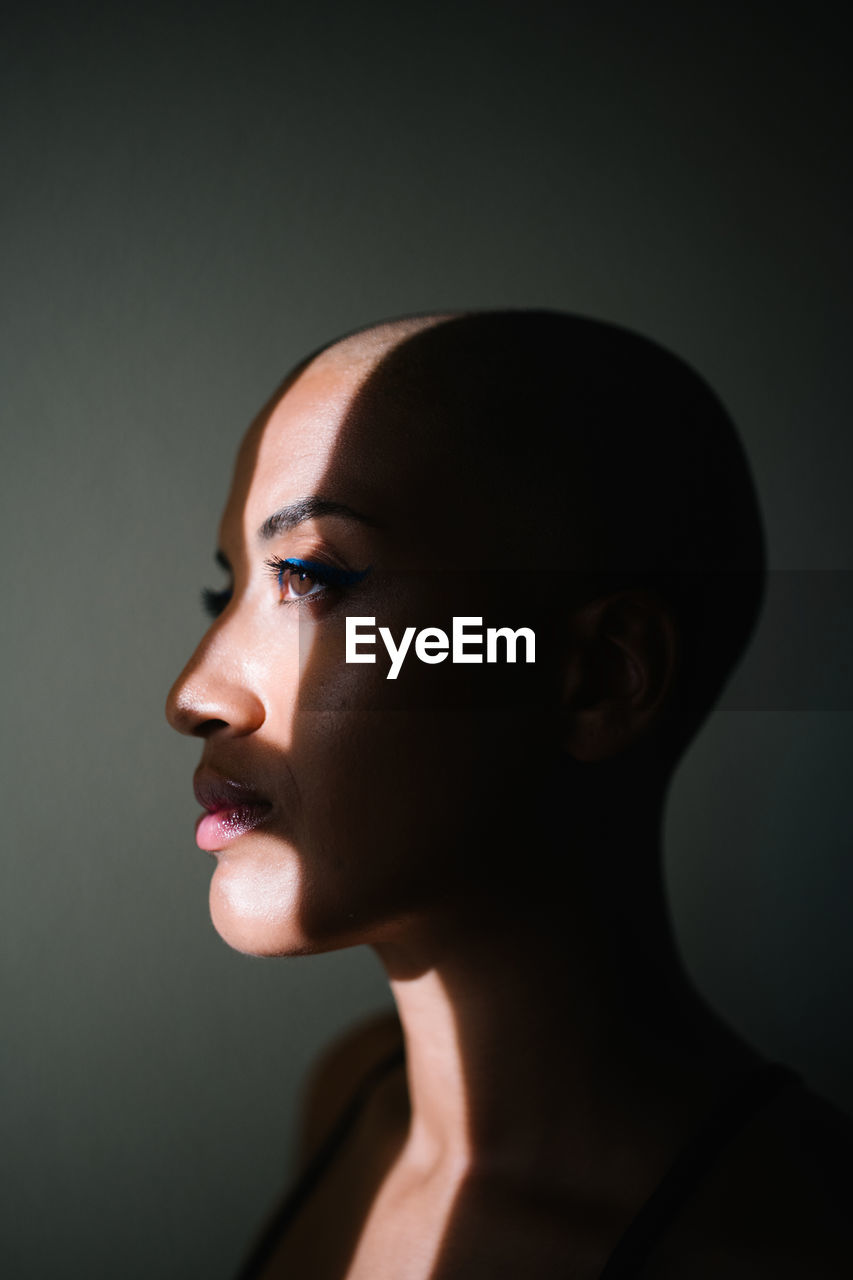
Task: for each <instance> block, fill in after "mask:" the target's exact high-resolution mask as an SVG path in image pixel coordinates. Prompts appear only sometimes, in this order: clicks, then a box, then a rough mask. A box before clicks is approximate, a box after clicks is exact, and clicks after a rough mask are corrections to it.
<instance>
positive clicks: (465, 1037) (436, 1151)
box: [376, 824, 752, 1191]
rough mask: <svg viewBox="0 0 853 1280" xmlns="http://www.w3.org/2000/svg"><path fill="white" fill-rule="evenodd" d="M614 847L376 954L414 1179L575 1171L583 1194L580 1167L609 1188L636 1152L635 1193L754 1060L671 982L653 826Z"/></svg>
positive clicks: (584, 1176) (675, 969)
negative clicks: (388, 1002)
mask: <svg viewBox="0 0 853 1280" xmlns="http://www.w3.org/2000/svg"><path fill="white" fill-rule="evenodd" d="M591 825H592V824H591ZM616 834H617V833H616V832H615V830H613V829H612V825H611V830H610V832H609V833H608V836H607V839H606V841H604V842H602V840H601V839H600V835H601V832H600V830H599V832H598V833H597V835H598V838H597V839H596V842H595V847H594V848H592V847H590V846H587V848H585V849H573V850H572V853H571V859H570V865H571V868H572V875H571V878H570V880H569V881H568V883H567V881H566V879H565V871H566V866H567V863H568V862H569V859H567V857H566V856H565V855H564V856H563V858H562V859H561V860H560V869H561V871H562V872H563V875H564V878H562V879H561V881H560V888H559V889H558V887H557V884H556V882H555V883H554V884H545V885H540V886H538V892H537V894H536V895H527V896H526V897H525V895H524V894H522V893H521V892H520V890H519V887H518V885H517V883H516V884H515V885H512V884H510V883H508V882H506V883H504V887H503V889H501V888H500V887H499V886H498V885H494V886H489V887H488V888H487V889H484V888H483V887H482V886H480V888H479V891H478V894H477V900H476V902H475V901H474V900H473V899H472V898H468V899H466V902H465V904H464V905H463V906H461V907H458V908H457V909H456V910H453V911H451V910H444V911H442V912H440V913H432V914H431V916H430V917H429V919H422V920H419V921H417V922H415V923H410V924H409V926H408V927H407V929H406V930H405V933H403V931H401V933H400V935H399V936H398V937H397V938H395V939H394V940H393V941H386V942H383V943H381V944H379V945H377V948H376V949H377V951H378V953H379V956H380V959H381V960H382V962H383V963H384V965H385V967H386V969H387V972H388V975H389V978H390V983H391V988H392V991H393V994H394V998H395V1000H396V1002H397V1007H398V1010H399V1014H400V1019H401V1023H402V1027H403V1032H404V1036H405V1042H406V1051H407V1070H408V1076H409V1090H410V1097H411V1104H412V1123H411V1128H410V1136H409V1141H408V1144H407V1158H408V1159H410V1160H411V1162H412V1163H413V1164H414V1165H417V1166H418V1167H419V1168H421V1169H422V1170H438V1169H441V1170H446V1171H448V1172H450V1173H452V1172H453V1171H456V1172H457V1173H458V1174H459V1175H460V1176H461V1175H463V1174H466V1173H470V1172H472V1171H486V1172H489V1173H499V1174H501V1175H502V1176H510V1177H514V1176H518V1177H521V1178H524V1179H525V1180H526V1181H528V1182H529V1180H530V1179H531V1177H534V1176H535V1177H536V1178H539V1179H541V1178H543V1177H544V1178H546V1179H548V1178H551V1177H552V1175H553V1176H557V1175H558V1174H559V1176H560V1178H561V1180H564V1179H565V1178H566V1177H569V1178H572V1177H573V1176H576V1177H577V1179H578V1185H582V1186H584V1187H585V1189H586V1191H589V1187H590V1176H591V1171H592V1177H593V1179H594V1178H595V1177H600V1179H601V1181H602V1184H606V1183H607V1180H608V1178H609V1177H610V1169H611V1167H612V1166H613V1162H614V1161H617V1162H618V1161H621V1162H622V1164H621V1166H620V1167H624V1166H625V1161H626V1157H627V1158H628V1164H629V1165H630V1163H631V1160H632V1159H634V1155H636V1161H635V1162H636V1165H637V1167H636V1169H634V1170H633V1172H631V1173H630V1174H629V1175H626V1176H627V1177H628V1181H630V1180H631V1178H633V1179H634V1180H635V1181H636V1183H637V1185H638V1186H643V1185H645V1180H646V1179H647V1178H648V1176H649V1169H648V1166H649V1164H651V1166H652V1167H653V1169H654V1171H655V1173H657V1172H659V1171H660V1169H662V1168H665V1167H666V1164H667V1163H668V1162H669V1159H670V1158H671V1155H672V1154H673V1152H674V1150H675V1149H677V1147H678V1146H679V1145H680V1142H681V1141H682V1140H683V1139H684V1138H685V1137H686V1136H687V1134H688V1133H689V1132H690V1130H691V1128H692V1127H693V1125H694V1123H695V1121H696V1119H697V1118H698V1117H699V1116H700V1115H701V1114H702V1112H703V1110H704V1109H705V1108H706V1107H707V1105H708V1104H709V1102H710V1100H711V1099H712V1098H713V1096H714V1094H715V1092H716V1091H718V1090H719V1088H720V1084H721V1082H724V1081H725V1079H726V1077H727V1076H729V1075H731V1074H734V1073H736V1072H737V1071H739V1070H741V1069H743V1068H744V1067H745V1066H746V1065H748V1064H749V1062H751V1061H752V1055H751V1052H750V1051H749V1050H747V1049H746V1048H745V1046H743V1045H742V1044H740V1042H738V1041H737V1040H736V1038H735V1037H734V1036H733V1035H732V1034H731V1033H730V1032H729V1031H728V1030H727V1029H726V1028H724V1027H723V1026H722V1024H721V1023H720V1022H719V1021H718V1020H717V1019H716V1018H715V1017H714V1016H713V1015H712V1014H711V1013H710V1011H708V1010H707V1009H706V1007H705V1006H704V1005H703V1003H702V1002H701V1000H700V999H699V997H698V996H697V995H696V993H695V992H694V991H693V989H692V988H691V986H690V984H689V982H688V980H687V979H686V977H685V975H684V972H683V969H682V967H681V964H680V962H679V959H678V956H677V952H676V948H675V945H674V942H673V939H672V934H671V930H670V926H669V922H668V918H667V912H666V908H665V903H664V898H663V892H662V888H661V886H660V881H659V878H658V877H657V875H656V874H655V872H654V871H653V868H655V867H657V865H659V863H658V857H657V855H658V849H657V847H656V846H657V829H650V828H649V829H647V830H646V832H645V834H644V835H642V836H640V835H638V834H637V833H636V832H634V833H632V834H631V835H630V836H629V835H628V833H627V832H626V831H624V830H623V831H622V832H621V836H620V837H619V838H620V839H621V840H622V841H623V842H624V841H628V840H630V842H631V847H630V849H628V850H626V849H625V848H624V847H622V848H620V847H619V845H618V843H617V842H616ZM590 854H591V855H593V856H589V855H590ZM532 861H533V858H532V856H530V855H529V854H528V855H526V856H525V859H524V865H525V867H529V866H530V865H531V863H532ZM540 865H541V863H540ZM616 867H618V868H619V873H620V876H622V879H621V881H620V883H619V884H618V885H617V884H616V883H615V875H614V868H616ZM626 867H627V868H633V869H634V870H633V871H625V872H624V875H622V872H623V869H624V868H626ZM498 879H501V877H498ZM513 890H514V891H513ZM632 1153H634V1154H632ZM659 1166H660V1169H659Z"/></svg>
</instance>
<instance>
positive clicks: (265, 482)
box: [220, 357, 468, 555]
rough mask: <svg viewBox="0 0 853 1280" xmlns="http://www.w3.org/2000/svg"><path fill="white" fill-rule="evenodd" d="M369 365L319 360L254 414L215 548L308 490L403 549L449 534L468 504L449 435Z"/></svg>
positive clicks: (251, 534) (251, 530)
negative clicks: (374, 527) (367, 522)
mask: <svg viewBox="0 0 853 1280" xmlns="http://www.w3.org/2000/svg"><path fill="white" fill-rule="evenodd" d="M374 366H375V362H371V361H366V360H341V359H335V358H331V359H328V358H326V359H324V358H323V357H320V358H318V359H317V360H315V361H314V362H312V363H311V364H309V365H308V366H307V367H306V368H305V369H303V370H302V371H301V372H300V373H299V374H298V375H297V376H296V377H295V378H294V379H293V381H292V382H290V384H289V385H287V386H286V389H285V390H284V393H283V394H282V395H281V396H280V398H279V399H278V400H277V401H275V402H274V403H273V404H272V405H271V407H270V406H268V407H267V408H266V409H265V410H264V411H263V412H262V413H261V414H260V415H259V417H258V419H257V420H256V421H255V422H254V423H253V424H252V425H251V427H250V428H249V430H248V432H247V433H246V436H245V438H244V440H243V442H242V444H241V446H240V450H239V453H238V457H237V462H236V466H235V471H234V479H233V483H232V486H231V492H230V495H229V498H228V503H227V506H226V509H225V512H224V515H223V519H222V525H221V543H220V545H222V546H223V547H224V548H226V549H227V548H228V547H229V546H231V547H233V548H234V549H235V550H236V547H237V545H238V544H239V543H242V544H243V545H248V544H249V543H250V542H251V541H253V540H254V539H255V535H256V533H257V530H258V529H259V528H260V526H261V525H262V524H263V522H264V521H265V520H266V519H267V517H268V516H269V515H271V514H272V513H273V512H275V511H277V510H278V509H279V508H281V507H282V506H285V505H286V504H288V503H291V502H294V501H296V500H297V499H302V498H306V497H309V496H315V497H320V498H323V499H326V500H329V501H332V502H341V503H344V504H345V505H346V506H349V507H351V508H353V509H354V510H355V511H357V512H359V513H361V514H363V515H365V516H367V517H368V518H369V519H370V520H371V521H373V522H374V523H375V524H376V525H377V526H378V527H379V528H381V529H385V530H387V531H389V533H392V534H393V537H394V540H395V544H396V545H397V546H398V547H399V548H400V549H401V550H402V549H403V548H407V549H408V551H409V552H410V553H411V552H412V551H413V550H414V549H415V548H417V547H420V548H421V549H423V548H424V544H425V542H428V543H429V546H430V554H431V555H435V554H437V552H438V546H437V543H440V542H441V541H442V538H443V536H444V535H446V534H449V533H450V531H451V529H452V530H453V531H454V533H455V535H456V537H457V538H458V535H459V533H460V531H461V526H462V525H463V524H465V522H466V521H467V516H468V502H467V499H466V497H465V492H464V491H465V488H466V486H465V485H460V477H461V469H460V468H458V467H454V465H453V462H452V457H453V439H454V432H453V430H452V428H451V426H450V425H449V424H447V428H446V429H444V427H443V424H442V422H441V421H439V420H437V419H436V418H435V416H434V415H431V414H430V412H429V410H428V408H427V407H426V406H425V405H424V404H423V403H422V402H420V399H419V398H418V397H417V396H413V395H406V394H405V393H404V392H403V391H401V389H400V387H399V386H396V387H395V386H391V385H389V386H388V387H385V386H384V385H383V384H382V383H381V381H379V382H377V379H375V378H374V377H372V374H373V372H374ZM437 535H439V536H437ZM466 536H467V534H466Z"/></svg>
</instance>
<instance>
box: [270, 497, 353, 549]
mask: <svg viewBox="0 0 853 1280" xmlns="http://www.w3.org/2000/svg"><path fill="white" fill-rule="evenodd" d="M319 516H342V517H343V518H344V519H345V520H357V521H359V523H361V524H367V525H371V526H374V527H375V525H376V521H375V520H371V518H370V516H365V515H362V514H361V513H360V512H358V511H353V509H352V507H348V506H347V505H346V503H344V502H332V501H331V500H330V499H328V498H318V497H316V496H313V495H312V496H311V497H308V498H297V499H296V500H295V501H294V502H288V504H287V506H284V507H279V509H278V511H274V512H273V514H272V515H271V516H267V518H266V520H265V521H264V523H263V524H262V525H261V527H260V529H259V530H258V537H259V538H260V539H261V540H262V541H264V542H266V541H268V540H269V539H270V538H275V537H277V536H278V535H279V534H280V533H287V532H288V531H289V530H290V529H295V528H296V526H297V525H300V524H303V523H304V522H305V521H306V520H314V519H316V518H317V517H319Z"/></svg>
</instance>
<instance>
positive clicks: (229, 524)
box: [167, 317, 676, 955]
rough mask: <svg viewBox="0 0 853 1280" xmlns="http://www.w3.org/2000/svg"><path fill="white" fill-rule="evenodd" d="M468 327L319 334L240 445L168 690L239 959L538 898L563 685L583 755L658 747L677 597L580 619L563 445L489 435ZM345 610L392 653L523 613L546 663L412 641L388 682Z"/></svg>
mask: <svg viewBox="0 0 853 1280" xmlns="http://www.w3.org/2000/svg"><path fill="white" fill-rule="evenodd" d="M466 324H470V322H469V321H466V319H465V318H464V317H462V318H459V317H431V318H419V319H411V320H407V321H401V322H395V323H393V324H388V325H380V326H377V327H375V328H373V329H371V330H366V331H364V332H362V333H359V334H356V335H354V336H353V337H351V338H348V339H344V340H342V341H341V342H339V343H337V344H335V345H334V346H332V347H330V348H326V349H324V350H323V351H322V352H321V353H319V355H317V356H315V357H313V358H311V359H309V360H308V361H306V362H305V363H303V364H302V365H301V366H299V367H298V368H297V370H296V371H295V372H294V373H293V374H291V375H290V376H289V378H288V379H287V380H286V382H285V383H284V384H283V387H282V388H281V389H280V390H279V392H278V393H277V394H276V396H275V397H274V398H273V400H272V401H271V402H270V404H269V405H268V406H267V407H266V408H265V409H264V410H263V411H262V413H261V414H260V416H259V417H258V418H257V420H256V421H255V422H254V423H253V424H252V426H251V427H250V429H249V431H248V433H247V435H246V437H245V439H244V440H243V443H242V445H241V447H240V450H239V454H238V457H237V462H236V467H235V471H234V476H233V483H232V486H231V491H230V494H229V497H228V500H227V504H226V508H225V511H224V514H223V516H222V521H221V526H220V534H219V559H220V561H221V563H222V564H223V567H225V568H226V572H227V574H228V577H229V583H228V586H227V587H226V588H225V589H224V590H223V591H222V592H221V593H218V595H214V596H213V599H212V603H213V607H214V610H215V611H216V616H215V618H214V620H213V622H212V625H211V626H210V628H209V630H208V631H207V633H206V634H205V636H204V637H203V639H202V640H201V642H200V644H199V646H198V648H197V649H196V651H195V653H194V654H193V655H192V657H191V658H190V660H189V662H188V663H187V665H186V667H185V668H184V670H183V671H182V673H181V674H180V676H179V677H178V679H177V680H176V682H175V684H174V686H173V687H172V689H171V691H170V693H169V698H168V703H167V716H168V718H169V721H170V723H171V724H172V725H173V727H174V728H175V729H177V730H179V731H180V732H182V733H185V734H190V735H193V736H195V737H198V738H199V739H201V740H202V743H203V746H202V753H201V762H200V765H199V768H198V770H197V774H196V783H197V788H196V789H197V795H198V797H199V799H200V801H201V803H202V804H203V805H204V807H205V809H206V810H207V811H208V813H207V816H206V817H204V818H203V819H202V820H200V825H199V826H198V827H197V839H198V842H199V844H200V845H201V847H203V848H205V849H207V850H208V851H209V852H211V853H213V854H214V855H215V859H216V867H215V871H214V875H213V878H212V881H211V889H210V907H211V915H212V918H213V922H214V924H215V926H216V928H217V929H218V931H219V932H220V934H221V935H222V936H223V938H225V940H226V941H227V942H229V943H230V944H231V945H232V946H234V947H235V948H237V949H238V950H241V951H244V952H247V953H252V954H259V955H286V954H300V953H306V952H311V951H317V950H330V949H335V948H339V947H343V946H348V945H353V944H356V943H365V942H366V943H381V942H383V941H393V940H395V939H399V938H403V937H404V936H405V932H406V929H408V928H412V927H416V925H417V922H418V920H419V919H424V918H427V917H429V918H430V919H431V920H432V922H433V926H434V924H435V921H436V920H441V919H446V921H447V927H448V928H452V927H458V924H459V919H460V918H463V919H464V920H466V921H467V922H469V924H470V925H471V926H472V927H473V924H474V923H475V922H476V920H477V918H478V915H480V914H481V913H482V912H483V911H484V910H488V903H489V902H490V901H491V900H492V897H493V896H494V895H493V890H494V889H495V886H497V885H500V886H502V891H503V892H504V894H505V895H509V896H512V895H513V894H514V893H515V894H517V895H518V896H522V895H523V892H524V891H525V890H526V888H527V887H529V886H530V885H531V884H533V883H535V889H536V892H538V893H540V894H547V893H548V892H549V884H548V881H549V876H550V875H552V874H555V873H556V869H555V868H554V867H551V866H550V864H548V863H547V861H546V860H544V859H542V858H541V857H539V859H538V861H535V860H534V859H533V858H532V856H531V851H532V850H533V849H534V848H536V847H537V846H539V847H541V844H542V838H543V832H544V831H545V827H547V823H545V827H543V828H542V830H540V829H539V824H540V822H545V819H544V817H543V815H546V814H548V815H553V811H554V807H555V802H556V804H557V807H558V808H559V810H560V812H561V814H562V816H563V819H564V825H565V827H566V828H567V830H568V833H569V835H570V831H571V820H572V805H573V803H574V799H573V797H575V792H573V790H572V787H573V786H575V787H576V786H577V785H578V783H577V780H575V781H574V782H573V781H572V779H573V777H574V775H572V774H571V772H570V771H569V773H566V772H565V764H566V733H567V723H569V722H567V718H566V705H567V700H568V702H570V703H571V698H568V693H570V694H572V696H574V698H575V701H574V703H573V704H572V705H573V707H574V710H573V712H572V718H571V720H570V724H571V726H574V728H573V730H572V732H574V733H575V749H574V750H573V751H571V752H570V753H569V754H570V755H571V756H572V757H573V758H575V759H578V760H581V761H582V760H584V759H587V760H594V759H595V758H596V757H597V755H605V756H609V755H611V754H613V753H614V752H618V751H619V750H620V748H621V747H622V746H624V745H626V744H629V743H631V742H633V741H634V740H635V739H636V738H637V737H638V736H642V734H643V732H644V731H645V730H646V728H647V727H648V725H649V724H650V723H653V722H654V719H655V715H656V714H657V712H658V711H659V709H660V707H661V705H662V704H663V702H665V698H666V693H667V689H668V682H669V680H670V678H671V673H672V669H673V663H674V657H673V655H674V646H675V643H676V641H675V636H674V632H673V629H672V626H671V621H670V619H669V617H668V615H667V614H666V612H665V611H660V612H655V611H654V610H650V609H649V608H648V604H647V602H645V603H644V602H642V601H641V602H640V604H639V605H637V602H636V601H634V602H633V604H632V605H631V607H630V608H628V609H627V610H623V611H622V612H621V613H620V612H619V610H618V608H614V609H611V610H610V611H609V612H608V611H607V610H602V609H599V608H596V609H593V610H592V611H591V612H590V613H588V614H585V615H582V616H581V615H577V616H576V617H575V622H574V623H573V622H572V618H573V615H572V612H571V609H570V608H569V604H570V599H569V597H570V595H571V593H570V591H568V589H567V588H566V586H565V573H564V571H565V569H566V567H567V566H566V546H567V542H566V538H565V537H564V536H563V535H560V538H557V537H556V535H555V534H554V532H553V527H552V526H553V518H552V517H553V512H554V507H555V503H554V501H553V484H554V463H553V457H552V456H551V454H550V453H549V451H548V449H547V448H544V447H540V448H538V449H537V448H536V447H535V443H534V441H533V440H532V438H531V425H530V422H529V421H526V420H522V419H520V418H519V417H518V413H519V409H518V404H517V405H516V408H515V409H514V411H513V415H511V416H510V418H509V419H508V421H507V422H506V423H504V425H503V427H502V428H501V430H500V432H498V431H497V430H496V429H495V430H494V431H492V430H491V428H490V422H489V417H490V414H491V415H492V416H493V415H494V414H496V413H497V412H498V409H497V408H496V407H495V406H497V405H499V401H500V387H499V386H497V385H490V386H489V387H488V389H487V393H483V394H480V393H482V392H483V383H484V381H485V382H490V383H495V384H496V381H497V378H496V375H495V376H493V377H491V378H484V377H483V376H482V375H481V376H480V379H479V382H480V387H479V391H478V395H479V396H480V399H479V400H478V401H477V403H474V399H472V395H471V393H470V389H469V388H468V384H467V383H466V378H468V355H467V354H466V352H467V348H466V340H465V335H466ZM505 361H506V352H505V351H497V353H496V355H495V363H494V368H495V369H498V368H499V367H500V366H501V365H502V364H505ZM493 373H494V370H493ZM484 396H485V398H484ZM519 397H520V399H519ZM527 397H529V398H530V401H531V404H533V403H534V402H535V399H536V389H535V387H530V388H527V389H525V386H524V385H521V387H520V390H517V394H516V400H517V401H518V403H520V404H522V405H523V403H524V402H525V399H526V398H527ZM490 405H491V406H492V408H491V409H490V408H489V406H490ZM536 430H539V431H543V430H544V428H542V426H541V424H540V425H539V426H537V428H536ZM583 483H584V480H583V476H582V475H579V476H578V477H577V484H578V488H579V490H580V489H582V487H583ZM569 505H571V504H569ZM549 521H550V523H549ZM561 575H562V576H561ZM623 599H624V597H623ZM629 603H630V602H629ZM348 616H356V617H371V618H374V619H375V625H376V628H377V629H378V628H379V627H380V626H384V627H387V628H388V630H389V632H390V634H391V635H392V636H393V638H394V641H395V642H399V640H400V638H401V637H402V636H403V633H404V632H405V631H406V629H407V628H410V627H414V628H416V629H417V630H420V629H422V628H424V627H440V628H442V629H444V630H445V631H446V632H448V633H449V632H450V631H451V619H452V618H453V617H469V618H481V619H483V626H484V627H485V626H488V625H494V626H500V627H505V626H509V627H511V628H513V629H516V628H519V627H527V628H530V629H532V630H534V631H535V633H536V636H537V660H536V663H535V664H534V665H526V664H521V663H516V664H515V665H513V664H510V663H507V662H503V663H501V662H498V663H496V664H493V665H491V666H487V665H485V664H455V663H453V662H451V661H443V662H442V663H440V664H437V663H427V662H423V661H419V660H417V659H415V658H414V657H413V656H412V655H411V654H410V655H409V657H408V659H407V660H406V661H405V662H404V664H403V665H402V666H401V668H400V671H399V675H398V676H397V678H396V679H394V680H390V679H388V671H389V666H390V660H389V658H388V657H387V655H386V654H385V650H384V647H383V646H382V645H381V644H379V643H377V644H376V645H375V646H374V649H373V652H375V654H376V661H375V662H374V663H353V662H347V661H346V660H345V658H346V619H347V617H348ZM578 619H580V621H578ZM605 623H606V626H605ZM573 625H574V626H575V629H574V631H573V630H572V627H573ZM578 628H580V629H578ZM584 628H586V630H584ZM605 631H606V644H605V643H604V641H602V642H601V643H600V644H596V643H593V641H594V640H598V639H600V638H601V637H602V636H603V635H604V632H605ZM555 637H558V638H559V643H554V640H555ZM573 654H574V656H575V657H576V658H577V662H576V663H575V664H574V665H572V662H571V661H570V658H571V657H572V655H573ZM590 655H593V658H594V661H592V660H590V662H586V664H585V658H588V657H589V656H590ZM592 671H594V673H595V677H594V679H593V677H592V675H591V674H590V673H591V672H592ZM596 681H598V682H599V684H603V685H604V686H606V693H607V698H606V699H604V703H603V702H602V698H601V697H600V696H599V694H600V692H601V689H600V688H597V687H593V685H594V684H595V682H596ZM605 704H606V705H605ZM602 705H603V707H604V709H603V710H601V707H602ZM555 767H557V768H559V769H561V770H563V772H562V773H560V774H559V777H560V782H559V792H560V793H559V795H558V796H556V797H555V795H554V788H555V786H556V785H557V784H556V783H555V777H557V774H555ZM548 829H550V828H548ZM565 834H566V833H565V832H564V835H565Z"/></svg>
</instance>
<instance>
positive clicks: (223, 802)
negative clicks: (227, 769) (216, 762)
mask: <svg viewBox="0 0 853 1280" xmlns="http://www.w3.org/2000/svg"><path fill="white" fill-rule="evenodd" d="M193 791H194V792H195V798H196V800H197V801H198V802H199V804H200V805H201V807H202V809H206V810H207V811H208V813H216V812H217V810H219V809H236V808H238V807H239V806H240V805H246V804H255V805H258V804H262V805H271V804H272V801H271V800H269V799H268V798H267V797H266V796H262V795H261V794H260V792H258V791H255V790H254V789H253V788H252V787H247V786H246V785H245V783H243V782H235V781H234V779H233V778H224V777H223V776H222V774H220V773H214V772H213V771H212V770H209V769H197V770H196V773H195V776H194V777H193Z"/></svg>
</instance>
